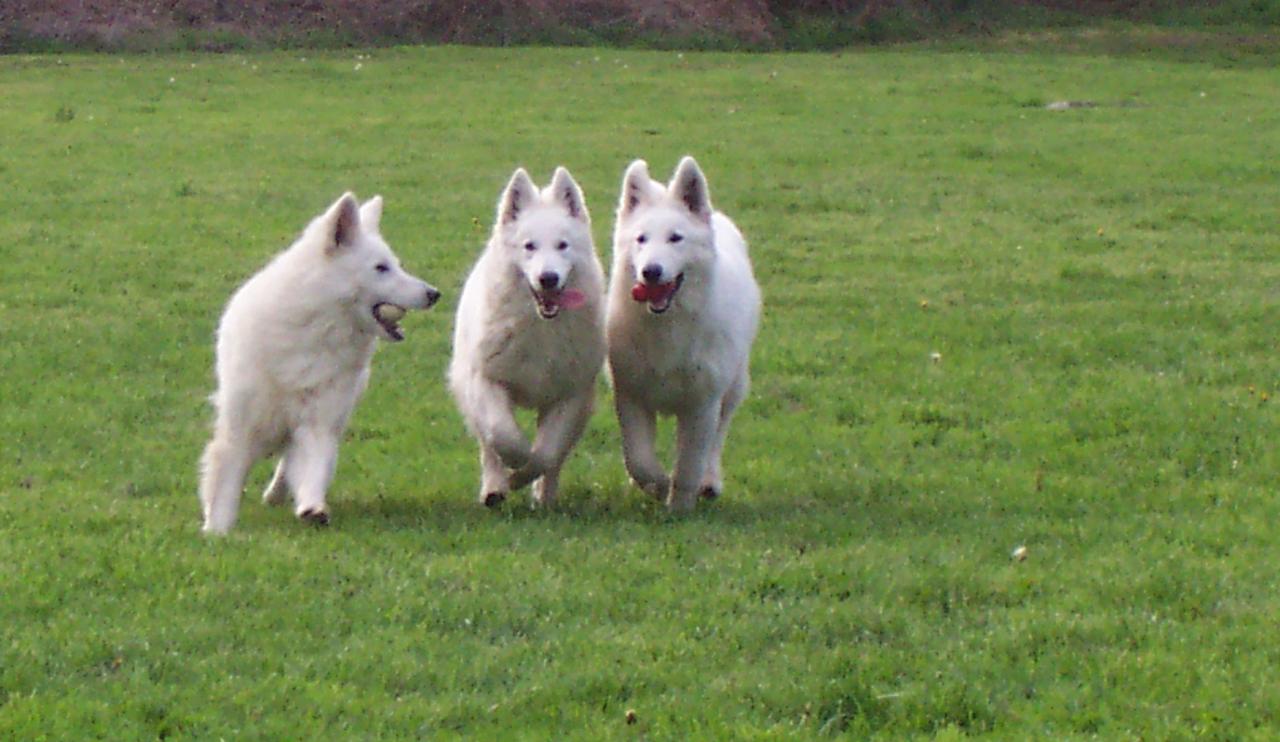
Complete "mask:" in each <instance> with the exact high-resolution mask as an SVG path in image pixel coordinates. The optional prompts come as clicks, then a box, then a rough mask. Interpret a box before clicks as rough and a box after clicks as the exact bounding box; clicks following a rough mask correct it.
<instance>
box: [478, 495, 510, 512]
mask: <svg viewBox="0 0 1280 742" xmlns="http://www.w3.org/2000/svg"><path fill="white" fill-rule="evenodd" d="M506 499H507V493H506V492H486V493H484V495H483V496H481V498H480V504H482V505H484V506H485V507H487V508H489V509H490V510H497V509H498V508H500V507H502V503H503V502H505V501H506Z"/></svg>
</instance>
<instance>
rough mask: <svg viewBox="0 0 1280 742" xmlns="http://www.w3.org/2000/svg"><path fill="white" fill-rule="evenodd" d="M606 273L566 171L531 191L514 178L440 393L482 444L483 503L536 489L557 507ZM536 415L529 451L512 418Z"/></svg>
mask: <svg viewBox="0 0 1280 742" xmlns="http://www.w3.org/2000/svg"><path fill="white" fill-rule="evenodd" d="M603 308H604V271H603V270H602V269H601V267H600V261H599V259H598V258H597V257H596V251H595V245H594V243H593V242H592V240H591V217H590V216H589V215H588V213H587V206H586V203H585V201H584V200H583V198H582V191H581V190H580V189H579V188H578V184H577V183H575V182H574V180H573V177H572V176H571V175H569V171H568V170H565V169H564V168H556V172H555V176H554V177H553V178H552V179H551V185H549V186H547V188H546V189H544V190H542V191H539V190H538V187H537V186H536V185H534V183H533V181H532V180H530V178H529V174H528V173H526V172H525V171H524V169H517V170H516V171H515V174H514V175H513V176H512V177H511V182H510V183H508V184H507V188H506V190H505V191H504V192H503V194H502V197H501V198H500V199H499V201H498V215H497V223H496V224H495V225H494V227H493V236H492V237H491V238H490V239H489V244H488V246H487V247H486V248H485V250H484V253H483V254H481V256H480V259H479V260H478V261H477V262H476V266H475V268H474V269H472V271H471V275H470V276H468V278H467V282H466V285H465V286H464V287H463V289H462V297H461V298H460V299H459V300H458V317H457V324H456V327H455V329H454V336H453V361H452V363H451V364H450V366H449V386H450V388H451V389H452V390H453V394H454V397H455V398H456V399H457V401H458V408H459V409H460V410H461V411H462V415H463V417H464V418H465V419H466V422H467V427H468V428H469V429H470V430H471V433H472V434H473V435H474V436H475V437H476V439H477V440H478V441H479V443H480V502H482V503H484V504H485V505H486V506H489V507H496V506H497V505H499V504H500V503H501V502H502V501H503V500H504V499H505V498H506V495H507V492H509V491H511V490H515V489H519V488H521V487H523V486H525V485H526V484H528V483H530V482H532V481H534V480H535V479H536V480H537V483H536V484H535V485H534V500H535V502H537V503H539V504H542V505H550V504H552V503H553V502H554V501H555V497H556V490H557V487H558V484H559V476H560V467H561V465H562V464H563V463H564V460H565V458H566V457H567V456H568V455H569V451H570V449H572V448H573V445H574V444H575V443H576V442H577V440H578V437H579V436H581V435H582V430H583V428H584V427H586V424H587V419H588V418H589V417H590V416H591V409H592V402H593V400H594V397H595V381H596V378H597V376H598V375H599V373H600V367H601V365H602V364H603V362H604V353H605V349H604V312H603ZM517 407H522V408H532V409H534V410H537V417H538V421H537V435H536V436H535V438H534V441H533V445H532V446H530V445H529V441H528V439H527V438H526V437H525V435H524V433H523V432H522V431H521V429H520V427H519V425H518V424H517V422H516V418H515V409H516V408H517Z"/></svg>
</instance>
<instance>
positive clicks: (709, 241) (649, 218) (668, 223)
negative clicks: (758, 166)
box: [613, 157, 715, 314]
mask: <svg viewBox="0 0 1280 742" xmlns="http://www.w3.org/2000/svg"><path fill="white" fill-rule="evenodd" d="M712 213H713V210H712V208H711V195H710V193H709V191H708V188H707V179H706V178H705V177H704V176H703V175H702V170H700V169H699V168H698V163H697V162H695V161H694V159H693V158H692V157H685V158H684V159H682V160H680V164H679V165H678V166H677V167H676V172H675V175H673V176H672V177H671V182H670V183H669V184H668V185H666V186H665V187H664V186H663V185H662V184H661V183H658V182H656V181H654V180H652V179H650V178H649V166H648V165H647V164H646V163H645V161H644V160H636V161H635V162H633V163H631V166H630V167H628V168H627V172H626V175H624V176H623V177H622V198H621V200H620V201H619V203H618V222H617V229H616V231H615V233H614V246H613V249H614V251H615V258H617V260H616V262H615V264H614V270H615V271H619V270H630V271H631V272H632V279H633V280H634V281H635V284H634V286H633V287H632V289H631V297H632V298H633V299H634V300H636V301H642V302H645V303H646V304H648V307H649V311H650V312H652V313H653V314H662V313H663V312H665V311H667V310H668V309H670V308H671V306H672V304H673V303H675V302H676V297H677V294H678V293H679V291H680V288H681V287H682V286H683V285H684V283H685V281H686V280H690V281H692V282H694V283H696V284H698V285H702V284H703V280H704V277H705V276H706V274H707V273H708V271H709V269H710V266H711V264H712V262H713V261H714V260H715V239H714V235H713V233H712V229H711V215H712Z"/></svg>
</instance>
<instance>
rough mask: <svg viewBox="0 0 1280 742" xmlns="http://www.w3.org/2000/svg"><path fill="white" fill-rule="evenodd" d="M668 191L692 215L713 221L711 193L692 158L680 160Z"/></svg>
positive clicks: (705, 220)
mask: <svg viewBox="0 0 1280 742" xmlns="http://www.w3.org/2000/svg"><path fill="white" fill-rule="evenodd" d="M667 190H668V191H669V192H670V193H671V195H673V196H675V197H676V198H678V199H679V200H680V203H682V204H684V206H685V208H687V209H688V210H689V213H690V214H693V215H694V216H695V217H697V218H698V219H701V220H702V221H704V222H710V221H711V193H710V190H709V189H708V188H707V179H706V177H705V176H704V175H703V174H702V170H701V168H699V167H698V162H697V161H696V160H694V159H693V158H692V157H688V156H686V157H685V158H684V159H682V160H680V164H679V165H677V166H676V174H675V175H673V176H671V183H670V185H668V186H667Z"/></svg>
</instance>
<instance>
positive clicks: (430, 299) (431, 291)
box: [426, 286, 440, 309]
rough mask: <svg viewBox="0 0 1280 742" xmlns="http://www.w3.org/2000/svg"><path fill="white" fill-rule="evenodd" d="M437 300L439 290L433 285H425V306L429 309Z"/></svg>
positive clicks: (438, 298)
mask: <svg viewBox="0 0 1280 742" xmlns="http://www.w3.org/2000/svg"><path fill="white" fill-rule="evenodd" d="M438 301H440V292H439V291H437V290H436V287H435V286H427V298H426V308H427V309H430V308H431V307H433V306H435V303H436V302H438Z"/></svg>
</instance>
